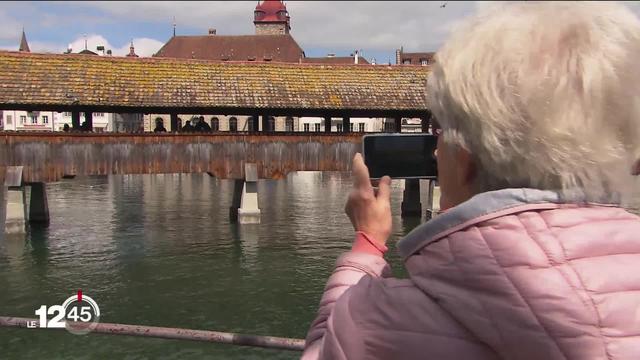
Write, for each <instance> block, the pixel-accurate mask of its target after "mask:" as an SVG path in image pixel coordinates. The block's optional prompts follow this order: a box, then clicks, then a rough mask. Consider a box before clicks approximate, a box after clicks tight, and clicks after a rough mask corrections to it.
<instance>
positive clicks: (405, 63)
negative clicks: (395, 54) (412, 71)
mask: <svg viewBox="0 0 640 360" xmlns="http://www.w3.org/2000/svg"><path fill="white" fill-rule="evenodd" d="M402 64H403V65H411V59H404V60H402Z"/></svg>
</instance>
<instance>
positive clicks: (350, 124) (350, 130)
mask: <svg viewBox="0 0 640 360" xmlns="http://www.w3.org/2000/svg"><path fill="white" fill-rule="evenodd" d="M349 132H353V123H349Z"/></svg>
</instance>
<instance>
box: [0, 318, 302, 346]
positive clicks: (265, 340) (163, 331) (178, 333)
mask: <svg viewBox="0 0 640 360" xmlns="http://www.w3.org/2000/svg"><path fill="white" fill-rule="evenodd" d="M33 322H35V323H37V320H36V319H29V318H21V317H11V316H0V327H15V328H27V324H28V323H33ZM71 324H73V322H71ZM71 324H70V325H71ZM71 327H73V325H71ZM34 329H44V330H64V329H63V328H39V327H38V328H34ZM91 333H98V334H107V335H129V336H141V337H152V338H162V339H173V340H190V341H202V342H212V343H222V344H232V345H240V346H255V347H262V348H269V349H281V350H292V351H302V350H303V349H304V340H302V339H291V338H282V337H274V336H261V335H244V334H237V333H229V332H220V331H209V330H194V329H182V328H168V327H159V326H144V325H128V324H113V323H99V324H97V325H96V327H95V328H94V329H93V330H92V331H91Z"/></svg>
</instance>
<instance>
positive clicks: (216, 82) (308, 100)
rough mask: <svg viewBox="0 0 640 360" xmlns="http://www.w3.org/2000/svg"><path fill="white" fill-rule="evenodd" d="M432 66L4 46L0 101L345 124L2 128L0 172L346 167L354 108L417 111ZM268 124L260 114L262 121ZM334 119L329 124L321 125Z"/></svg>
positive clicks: (354, 142)
mask: <svg viewBox="0 0 640 360" xmlns="http://www.w3.org/2000/svg"><path fill="white" fill-rule="evenodd" d="M428 71H429V67H423V66H404V65H403V66H388V65H369V64H367V65H318V64H290V63H270V62H263V63H251V62H212V61H203V60H185V59H167V58H121V57H105V56H87V55H72V54H64V55H53V54H33V53H18V52H0V110H25V111H57V112H71V113H72V119H73V126H74V127H78V126H79V119H80V113H81V112H82V113H84V114H85V119H86V121H87V123H88V125H89V126H91V119H92V116H91V114H92V113H94V112H112V113H159V114H171V119H172V122H173V121H176V120H177V115H178V114H180V113H197V114H225V115H231V114H233V115H249V116H252V119H253V121H254V122H255V123H254V124H253V125H254V126H252V128H253V129H259V128H260V126H258V125H259V121H261V120H262V122H263V124H264V123H265V122H266V121H267V119H268V118H269V117H270V116H296V117H304V116H313V117H323V118H324V119H325V123H329V122H330V121H331V118H336V117H338V118H341V119H342V121H343V127H342V129H343V131H344V132H343V133H335V132H333V133H304V134H301V133H284V132H258V131H255V132H245V133H228V132H227V133H211V134H149V133H136V134H113V133H102V134H95V133H58V132H55V133H32V132H2V133H0V137H1V140H0V174H4V172H5V168H6V167H7V166H21V167H22V181H23V182H24V183H42V182H47V181H56V180H58V179H60V178H61V177H63V176H65V175H107V174H139V173H179V172H208V173H210V174H212V175H214V176H216V177H220V178H235V179H243V178H245V176H246V173H245V164H246V163H252V164H255V172H256V174H255V176H256V177H257V178H280V177H283V176H285V175H286V174H287V173H288V172H290V171H296V170H319V171H344V170H348V169H349V168H350V160H351V158H352V156H353V154H354V153H355V152H356V151H358V150H359V149H360V144H361V136H362V134H356V133H349V128H350V127H349V126H348V124H349V122H350V119H351V118H352V117H384V118H394V119H396V121H395V124H396V131H399V130H400V119H401V118H403V117H409V118H421V119H422V120H423V121H422V127H423V131H424V130H425V129H426V128H427V127H428V123H429V119H430V113H429V111H428V110H427V107H426V81H427V75H428ZM262 128H263V129H266V128H267V127H266V126H262ZM325 128H326V129H330V127H325Z"/></svg>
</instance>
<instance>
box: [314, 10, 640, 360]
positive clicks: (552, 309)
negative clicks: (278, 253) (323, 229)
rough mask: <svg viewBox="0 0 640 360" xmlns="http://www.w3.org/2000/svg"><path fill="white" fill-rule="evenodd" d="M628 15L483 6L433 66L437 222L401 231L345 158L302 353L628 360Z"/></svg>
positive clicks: (633, 97) (633, 44)
mask: <svg viewBox="0 0 640 360" xmlns="http://www.w3.org/2000/svg"><path fill="white" fill-rule="evenodd" d="M639 58H640V21H639V20H638V18H637V17H636V16H635V15H634V14H633V13H632V12H631V11H629V10H628V9H626V8H625V6H623V5H621V4H615V3H596V2H571V3H569V2H535V3H528V2H518V3H507V4H499V5H494V7H491V8H489V9H486V11H484V12H481V13H480V14H479V15H477V16H476V17H474V18H473V19H471V20H470V21H468V22H467V23H466V24H464V26H461V27H459V28H458V29H457V30H456V31H455V32H454V33H453V34H452V36H451V38H450V39H449V40H448V41H447V42H446V43H445V45H444V46H443V48H441V49H440V50H439V51H438V53H437V55H436V61H435V64H434V65H432V68H431V72H430V74H429V77H428V81H427V91H426V93H427V100H428V105H429V108H430V110H432V112H433V114H434V115H435V118H436V121H437V122H438V123H439V125H440V127H441V129H442V133H441V135H440V136H439V137H438V153H437V160H438V182H439V184H440V189H441V201H440V204H441V208H442V209H447V211H446V212H444V213H443V214H442V215H439V216H438V217H436V218H434V219H433V220H431V221H429V222H427V223H425V224H422V225H421V226H419V227H417V228H416V229H414V230H413V231H412V232H411V233H410V234H408V235H407V236H405V237H404V238H403V239H401V240H400V241H399V242H398V244H397V246H396V247H397V248H398V249H399V251H400V254H401V255H402V256H403V257H404V265H405V266H406V269H407V273H408V279H394V278H392V277H390V272H389V267H388V264H387V262H386V261H385V260H384V257H383V254H384V253H385V252H386V251H387V246H386V242H387V239H388V238H389V236H390V234H391V225H392V217H391V209H390V201H389V194H390V186H389V185H390V179H389V178H388V177H384V178H382V179H381V181H380V185H379V190H378V192H377V194H376V192H375V191H374V189H373V188H372V186H371V183H370V180H369V173H368V170H367V167H366V166H365V164H364V162H363V161H362V157H361V156H360V155H359V154H357V155H356V156H355V158H354V160H353V177H354V189H353V191H352V192H351V194H350V195H349V199H348V201H347V205H346V209H345V210H346V213H347V215H348V216H349V219H350V220H351V222H352V224H353V226H354V228H355V230H356V235H355V241H354V244H353V247H352V250H351V251H350V252H347V253H346V254H344V255H342V256H341V257H340V258H339V259H338V261H337V265H336V268H335V270H334V272H333V274H332V275H331V277H330V278H329V280H328V282H327V285H326V287H325V292H324V295H323V296H322V300H321V301H320V309H319V311H318V315H317V317H316V319H315V321H313V323H312V324H311V329H310V330H309V333H308V335H307V338H306V348H305V351H304V353H303V356H302V358H303V359H305V360H309V359H336V360H340V359H404V360H410V359H520V360H539V359H580V360H582V359H610V360H611V359H613V360H617V359H627V360H631V359H640V291H639V290H640V235H639V234H640V217H638V216H637V215H634V214H631V213H629V212H627V211H626V210H625V209H624V208H623V207H622V206H621V205H622V204H626V203H628V202H630V200H631V199H630V198H631V197H632V196H633V194H634V186H635V184H636V183H635V181H634V177H633V176H632V175H631V169H632V164H633V163H634V161H635V160H637V159H638V158H639V156H638V155H640V123H639V122H640V101H639V100H638V99H637V94H640V67H638V65H637V61H638V59H639Z"/></svg>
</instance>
